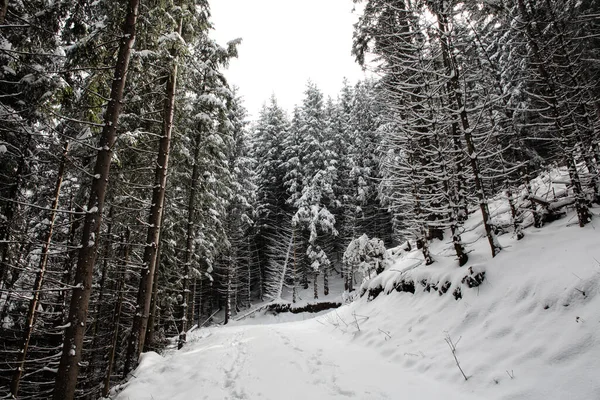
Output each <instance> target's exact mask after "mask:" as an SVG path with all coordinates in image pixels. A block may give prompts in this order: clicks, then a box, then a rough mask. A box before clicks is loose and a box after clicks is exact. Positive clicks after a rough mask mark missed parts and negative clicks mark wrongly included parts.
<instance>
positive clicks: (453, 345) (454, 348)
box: [444, 334, 508, 381]
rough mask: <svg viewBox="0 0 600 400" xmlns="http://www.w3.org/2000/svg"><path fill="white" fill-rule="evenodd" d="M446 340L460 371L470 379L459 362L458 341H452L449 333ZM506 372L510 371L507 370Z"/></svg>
mask: <svg viewBox="0 0 600 400" xmlns="http://www.w3.org/2000/svg"><path fill="white" fill-rule="evenodd" d="M460 339H462V336H461V337H460V338H458V342H460ZM444 340H445V341H446V343H447V344H448V347H450V351H452V355H453V356H454V361H456V366H457V367H458V369H459V370H460V373H461V374H462V376H463V377H464V378H465V381H466V380H468V378H467V375H465V372H464V371H463V370H462V368H461V367H460V363H459V362H458V358H457V357H456V345H457V344H458V342H456V344H455V343H453V342H452V338H451V337H450V335H448V334H447V335H446V337H445V338H444ZM506 372H508V371H506Z"/></svg>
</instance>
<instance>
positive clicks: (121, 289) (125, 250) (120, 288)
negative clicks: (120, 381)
mask: <svg viewBox="0 0 600 400" xmlns="http://www.w3.org/2000/svg"><path fill="white" fill-rule="evenodd" d="M129 236H130V232H129V228H127V229H126V230H125V234H124V235H123V242H122V245H121V248H122V262H123V264H122V269H121V271H120V273H121V276H120V277H119V280H118V281H117V288H116V291H117V293H118V295H117V302H116V303H115V313H114V318H113V329H112V331H113V335H112V338H111V342H110V352H109V356H108V367H107V369H106V376H105V378H104V387H103V389H102V396H104V397H108V392H109V390H110V377H111V375H112V371H113V365H114V363H115V355H116V352H117V342H118V340H119V323H120V321H121V309H122V308H123V295H124V293H125V277H126V275H127V263H128V262H129V250H130V245H129Z"/></svg>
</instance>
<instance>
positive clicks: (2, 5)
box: [0, 0, 8, 25]
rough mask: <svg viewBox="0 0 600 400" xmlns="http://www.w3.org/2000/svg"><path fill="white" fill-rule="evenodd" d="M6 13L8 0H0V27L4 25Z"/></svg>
mask: <svg viewBox="0 0 600 400" xmlns="http://www.w3.org/2000/svg"><path fill="white" fill-rule="evenodd" d="M7 12H8V0H0V25H4V23H5V21H6V13H7Z"/></svg>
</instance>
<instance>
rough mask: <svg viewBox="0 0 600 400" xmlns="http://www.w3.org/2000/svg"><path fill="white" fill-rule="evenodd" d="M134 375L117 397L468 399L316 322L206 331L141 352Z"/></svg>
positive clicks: (131, 399)
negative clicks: (176, 344)
mask: <svg viewBox="0 0 600 400" xmlns="http://www.w3.org/2000/svg"><path fill="white" fill-rule="evenodd" d="M135 376H136V378H134V379H132V380H131V381H130V382H129V383H128V384H126V385H125V388H124V390H123V391H122V392H121V393H120V394H119V396H118V397H117V399H119V400H142V399H144V400H145V399H154V400H163V399H164V400H167V399H172V400H184V399H186V400H187V399H190V400H191V399H207V400H215V399H231V400H242V399H247V400H252V399H264V400H270V399H272V400H280V399H289V400H295V399H298V400H300V399H319V400H325V399H381V400H385V399H399V398H418V399H439V398H444V399H449V400H454V399H456V400H459V399H460V400H468V397H465V394H464V392H462V393H458V392H457V393H455V394H453V393H450V391H449V388H448V385H439V384H437V383H436V382H435V381H433V380H429V379H427V378H426V377H424V376H423V375H417V374H416V373H415V372H413V371H410V370H406V369H404V368H403V367H402V366H400V365H398V364H396V363H393V362H389V361H386V360H384V359H383V358H382V357H381V356H380V355H379V354H378V353H377V352H374V351H373V350H370V349H367V348H363V347H360V346H357V345H354V344H351V343H349V341H348V340H347V339H346V340H343V339H340V336H339V335H334V334H332V333H331V331H330V330H328V329H327V328H326V327H323V326H321V325H319V324H318V323H317V322H316V321H303V322H296V323H284V324H275V325H256V326H237V327H224V328H212V329H205V330H203V331H200V332H198V333H196V336H195V337H192V340H191V341H190V343H188V344H187V345H186V346H185V347H184V348H183V349H182V350H180V351H173V352H171V353H169V354H167V356H166V357H164V358H163V357H161V356H159V355H157V354H153V353H150V354H146V355H144V359H143V360H142V363H141V365H140V367H139V368H138V370H137V371H136V372H135Z"/></svg>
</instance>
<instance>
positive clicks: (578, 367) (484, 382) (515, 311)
mask: <svg viewBox="0 0 600 400" xmlns="http://www.w3.org/2000/svg"><path fill="white" fill-rule="evenodd" d="M493 209H495V210H496V215H497V217H496V218H505V215H504V214H500V211H504V210H505V207H504V206H503V204H502V201H501V200H499V201H498V202H497V204H496V205H495V206H494V207H493ZM598 211H599V210H598V209H594V210H593V212H594V214H595V215H596V217H595V219H594V221H592V223H591V224H589V225H588V226H586V227H585V228H579V227H578V226H577V224H576V218H575V217H574V213H572V212H570V213H569V214H568V215H567V216H566V217H565V218H563V219H561V220H559V221H555V222H553V223H551V224H548V225H546V226H545V227H543V228H541V229H535V228H531V227H530V228H528V229H526V230H525V238H524V239H522V240H520V241H517V240H516V239H515V238H514V237H512V236H511V234H505V235H503V236H501V237H500V241H501V243H502V245H503V246H504V249H503V251H502V252H501V253H500V254H499V255H498V256H497V257H496V258H494V259H492V258H491V257H490V256H489V249H488V247H487V241H486V240H485V238H483V239H481V237H482V232H483V227H482V226H481V224H480V222H481V221H480V219H478V217H477V213H475V214H474V215H473V216H471V218H470V219H469V222H468V223H467V224H466V226H465V228H466V230H467V233H466V234H465V235H464V239H465V241H473V242H474V243H473V244H471V245H470V247H469V249H470V250H471V253H470V254H469V257H470V260H469V263H468V264H467V265H466V266H465V267H463V268H459V267H457V264H456V261H455V260H454V259H453V257H452V253H451V251H450V250H451V247H450V244H449V243H447V242H444V241H435V242H434V243H433V244H432V247H431V250H432V253H433V254H434V256H435V259H436V262H435V263H434V264H433V265H430V266H425V265H424V264H422V263H421V262H420V261H421V260H422V255H421V254H420V253H419V251H418V250H413V251H411V252H403V254H401V255H400V256H399V258H398V260H397V261H396V262H395V263H394V264H393V265H391V266H390V267H389V268H388V269H387V270H386V271H384V272H383V273H382V274H380V275H379V276H377V277H376V278H375V279H372V280H371V281H370V282H368V283H365V284H364V285H363V287H362V288H361V289H360V290H357V291H356V292H355V293H357V296H358V294H360V293H361V292H364V295H363V296H362V297H360V298H357V299H356V300H355V301H354V302H352V303H350V304H347V305H345V306H342V307H341V308H339V309H337V310H334V311H331V312H323V313H320V314H319V315H317V316H316V317H315V318H312V319H307V320H305V321H297V322H285V323H274V322H279V321H280V320H278V319H277V318H274V317H272V316H256V317H255V318H253V319H252V321H253V322H254V323H256V325H243V323H248V321H242V322H239V323H233V324H232V326H227V327H213V328H203V329H201V330H198V331H195V332H193V333H191V334H190V341H189V343H187V344H186V346H185V347H184V348H183V349H182V350H180V351H170V352H167V353H166V354H165V355H164V356H159V355H157V354H155V353H148V354H145V355H144V356H143V360H142V362H141V365H140V366H139V368H138V369H137V370H136V371H135V372H134V376H135V378H134V379H131V380H130V381H129V382H128V383H126V384H125V385H123V386H122V387H121V388H119V394H118V396H116V398H117V399H119V400H140V399H154V400H159V399H165V400H166V399H181V400H183V399H277V400H279V399H282V398H285V399H338V398H339V399H341V398H356V399H401V398H407V399H408V398H413V399H422V400H429V399H436V400H437V399H440V398H444V399H457V400H458V399H462V400H469V399H486V400H487V399H524V400H538V399H540V400H541V399H544V400H564V399H570V400H596V399H600V262H599V261H600V223H599V221H600V218H599V217H598ZM478 221H479V222H478ZM470 267H471V268H472V270H473V274H471V273H470V271H469V268H470ZM483 271H485V279H484V280H483V282H482V283H481V284H480V285H479V286H477V287H469V282H468V281H467V280H463V278H464V277H465V276H471V277H473V276H474V274H476V273H478V272H483ZM402 282H403V283H402ZM446 282H449V283H446ZM400 283H402V284H401V285H400ZM411 283H412V286H411ZM471 283H472V282H471ZM471 286H472V285H471ZM459 287H460V296H456V295H454V294H455V293H456V292H457V291H456V289H457V288H459ZM413 288H414V293H412V291H413V290H412V289H413ZM442 288H445V289H447V290H445V292H444V290H442ZM398 289H400V290H401V291H398ZM426 289H428V291H427V290H426ZM441 292H444V293H443V294H440V293H441ZM369 293H371V296H370V295H369ZM375 295H376V297H374V296H375ZM373 297H374V298H373ZM457 298H458V299H457ZM309 316H310V315H305V314H297V315H294V316H291V315H288V316H286V317H284V319H285V318H294V319H303V318H309ZM265 323H266V324H265ZM447 341H450V342H451V343H453V344H454V345H455V346H456V353H455V355H456V359H457V360H458V362H459V363H460V366H461V368H462V370H463V371H464V373H465V375H466V377H467V378H468V380H465V379H464V377H463V375H462V374H461V371H460V370H459V369H458V367H457V364H456V360H455V358H454V356H453V353H452V352H451V349H450V346H449V343H448V342H447ZM113 397H114V396H113Z"/></svg>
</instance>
